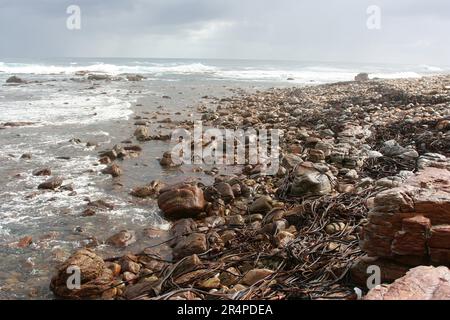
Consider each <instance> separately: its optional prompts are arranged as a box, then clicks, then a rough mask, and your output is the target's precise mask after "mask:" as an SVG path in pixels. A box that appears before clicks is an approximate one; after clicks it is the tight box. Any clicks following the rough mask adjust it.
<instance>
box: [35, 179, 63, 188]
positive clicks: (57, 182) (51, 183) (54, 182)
mask: <svg viewBox="0 0 450 320" xmlns="http://www.w3.org/2000/svg"><path fill="white" fill-rule="evenodd" d="M62 183H63V179H62V178H60V177H55V178H52V179H49V180H47V181H45V182H42V183H41V184H40V185H39V186H38V189H44V190H55V189H57V188H59V187H61V185H62Z"/></svg>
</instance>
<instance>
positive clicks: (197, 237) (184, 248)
mask: <svg viewBox="0 0 450 320" xmlns="http://www.w3.org/2000/svg"><path fill="white" fill-rule="evenodd" d="M206 250H208V245H207V242H206V236H205V235H204V234H203V233H193V234H190V235H188V236H186V237H183V238H182V239H181V240H180V241H179V242H178V244H177V245H176V246H175V248H174V249H173V257H174V258H175V259H176V260H179V259H182V258H184V257H187V256H190V255H193V254H200V253H204V252H205V251H206Z"/></svg>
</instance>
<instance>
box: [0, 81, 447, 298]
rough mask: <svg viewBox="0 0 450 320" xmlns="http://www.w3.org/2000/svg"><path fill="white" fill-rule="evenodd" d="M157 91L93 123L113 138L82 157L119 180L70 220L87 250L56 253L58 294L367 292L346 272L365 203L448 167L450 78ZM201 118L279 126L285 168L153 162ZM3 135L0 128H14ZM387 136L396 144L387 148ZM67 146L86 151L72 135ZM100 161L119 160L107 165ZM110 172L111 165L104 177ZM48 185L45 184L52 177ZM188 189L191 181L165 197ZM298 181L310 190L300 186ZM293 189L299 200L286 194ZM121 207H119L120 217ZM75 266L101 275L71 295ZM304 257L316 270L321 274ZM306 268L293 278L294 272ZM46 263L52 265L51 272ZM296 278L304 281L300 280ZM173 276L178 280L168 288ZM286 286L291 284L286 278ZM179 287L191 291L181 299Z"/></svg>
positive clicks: (106, 182)
mask: <svg viewBox="0 0 450 320" xmlns="http://www.w3.org/2000/svg"><path fill="white" fill-rule="evenodd" d="M99 83H102V82H99ZM101 86H108V84H107V83H105V84H103V83H102V85H101ZM143 87H144V86H143V85H140V83H139V82H136V83H133V84H132V85H131V86H129V87H124V88H123V89H122V90H125V91H127V90H128V93H127V95H129V96H133V95H134V93H139V91H140V90H142V88H143ZM140 88H141V89H140ZM152 91H153V92H152V93H151V94H147V95H145V96H143V97H141V98H138V99H137V100H136V101H135V102H133V101H131V102H129V103H130V104H131V107H130V108H129V109H128V110H131V111H132V112H133V113H132V114H131V115H130V116H129V117H128V120H120V121H109V122H108V125H107V126H108V127H107V128H108V129H107V128H105V127H102V126H99V127H98V130H102V128H104V129H105V130H106V131H108V130H109V131H111V130H113V131H111V133H113V134H112V136H109V138H108V141H106V143H105V142H102V143H100V144H98V142H100V141H90V140H89V141H88V144H89V143H92V146H93V148H91V149H90V151H89V152H88V153H86V154H89V155H90V156H91V157H95V158H98V159H99V161H100V162H99V163H93V166H92V169H91V170H90V172H91V173H90V174H94V175H101V176H103V175H102V174H101V171H104V170H106V171H105V173H106V174H112V175H113V176H115V175H117V177H113V178H112V179H111V178H107V179H103V180H102V181H101V182H99V183H98V184H97V185H96V187H97V188H100V189H99V190H103V191H104V195H105V196H102V197H98V196H97V195H96V196H94V197H92V198H91V197H89V198H88V199H85V200H84V203H80V208H78V207H77V208H76V209H74V210H73V212H74V213H75V216H74V218H76V219H81V220H80V222H77V223H79V224H78V225H80V226H81V227H83V226H84V225H86V226H89V229H88V232H87V233H83V232H84V231H83V232H82V231H80V233H79V234H78V235H77V236H71V238H72V239H77V238H79V239H80V240H81V241H80V247H82V246H83V244H84V245H86V246H87V248H88V250H93V251H78V249H74V250H72V251H69V252H66V253H61V252H59V251H61V250H59V251H58V250H57V251H58V252H56V251H55V257H57V258H56V261H59V262H64V260H65V259H67V258H68V260H66V262H65V264H63V266H62V267H59V269H58V270H59V271H57V272H56V273H55V272H50V273H51V275H53V276H54V280H53V285H52V289H53V291H54V292H55V293H56V294H57V295H58V296H60V297H62V298H76V299H78V298H84V299H87V298H103V299H113V298H114V299H132V298H133V299H134V298H145V299H168V298H177V299H189V300H190V299H197V298H200V299H211V298H220V299H232V298H233V299H242V298H246V299H247V298H249V299H285V298H301V299H304V298H308V299H323V298H340V299H355V293H354V291H353V287H355V286H357V284H356V283H355V282H356V280H355V279H357V280H358V281H357V282H358V283H364V281H363V280H361V278H364V274H362V275H361V272H360V273H359V274H355V271H354V270H355V269H358V268H361V267H360V266H359V267H355V266H354V265H355V264H357V261H360V260H361V259H362V260H364V259H365V258H366V251H367V250H366V249H362V247H361V245H360V243H364V241H365V239H364V236H362V235H361V233H364V232H363V229H364V225H365V223H366V220H367V216H368V214H369V212H370V211H371V210H373V208H371V207H370V201H369V199H373V198H374V197H375V196H377V195H378V194H379V193H382V192H383V191H385V190H390V189H391V188H395V187H399V186H401V185H403V184H409V182H408V181H409V179H410V178H411V177H412V176H414V175H415V173H416V172H419V171H420V172H422V171H423V170H426V167H427V166H431V167H438V168H440V169H442V170H447V171H448V170H449V168H450V166H449V163H450V162H449V159H448V157H449V156H450V151H449V150H450V138H449V134H448V130H449V127H448V121H449V120H450V119H449V117H450V114H449V112H448V109H449V107H448V104H449V102H450V98H449V93H450V76H449V75H440V76H433V77H423V78H420V79H395V80H382V79H376V80H370V81H362V82H354V81H352V82H338V83H330V84H313V85H304V86H300V87H299V86H297V87H294V88H290V87H287V86H283V88H268V89H258V88H255V87H254V85H253V84H252V83H247V84H246V85H245V86H242V85H241V84H239V83H234V84H228V85H223V86H222V87H221V88H219V86H218V85H216V84H214V85H211V86H209V85H208V84H205V85H202V86H198V87H194V86H192V85H190V84H184V85H183V86H175V85H174V86H165V87H161V88H159V90H157V88H155V90H152ZM211 93H213V95H211ZM185 106H187V107H185ZM200 119H202V121H203V124H204V127H205V128H224V129H246V128H247V129H248V128H254V129H258V130H261V129H281V130H282V131H283V133H284V134H283V136H282V139H281V140H280V142H281V145H280V147H281V151H282V158H281V159H280V160H281V162H280V165H281V168H280V170H279V172H277V174H276V175H275V176H263V175H261V166H258V165H250V166H248V165H247V166H245V165H239V166H237V165H235V166H231V167H232V168H231V170H230V168H229V167H225V168H224V169H226V170H224V171H221V168H217V169H215V168H213V167H214V166H198V165H183V166H181V167H178V166H171V163H170V161H169V162H168V163H165V164H164V165H165V166H166V167H164V166H161V164H160V159H161V158H163V154H164V153H165V152H166V151H168V150H169V148H170V147H169V143H168V141H167V140H166V139H167V137H166V136H167V135H170V133H171V131H172V130H173V129H175V128H179V127H184V128H186V129H188V130H191V129H192V126H193V120H200ZM18 125H19V124H18ZM105 125H106V124H105ZM91 126H93V125H91ZM24 128H25V127H24ZM113 128H114V129H113ZM142 128H147V129H146V130H148V132H147V131H146V130H143V131H142ZM7 129H8V130H3V131H9V130H14V126H11V127H8V128H7ZM137 129H140V133H139V134H136V133H137ZM34 130H37V129H34ZM140 135H143V136H141V137H139V136H140ZM158 135H159V136H158ZM80 138H84V137H83V136H80ZM394 139H395V140H396V142H397V143H392V144H388V145H385V144H384V143H385V142H386V141H390V140H394ZM83 140H84V139H83ZM73 141H75V142H71V143H72V144H75V145H77V144H80V143H81V142H77V141H76V140H75V137H74V140H73ZM86 141H87V140H86ZM83 143H84V141H83ZM393 150H394V151H395V152H394V151H393ZM396 152H397V153H398V154H396ZM430 154H431V156H430ZM435 154H440V156H436V155H435ZM69 155H70V154H69ZM105 155H106V156H108V155H113V156H111V157H110V159H105ZM113 158H114V159H113ZM113 164H115V165H118V167H113V168H111V165H113ZM167 165H168V166H167ZM35 169H39V168H35ZM419 169H420V170H419ZM88 171H89V170H88ZM408 171H409V172H411V173H408ZM222 174H223V175H222ZM324 174H325V176H326V177H327V178H325V179H323V175H324ZM82 175H83V173H82ZM48 178H49V179H47V178H45V176H44V177H43V179H41V180H42V182H46V181H47V180H52V179H53V178H52V177H48ZM54 178H56V176H55V177H54ZM186 180H188V181H189V185H183V186H180V185H178V186H175V187H171V185H173V184H175V183H179V182H182V181H186ZM299 181H301V183H306V185H307V186H308V187H307V188H306V189H309V191H311V190H314V192H309V191H308V190H305V188H303V187H299ZM54 182H55V181H53V182H52V183H54ZM196 184H198V188H196V187H195V185H196ZM66 187H67V185H66V184H64V185H62V186H61V185H60V186H55V188H53V187H52V188H51V190H48V191H45V192H44V193H45V194H47V195H48V196H47V197H51V196H52V194H53V195H54V196H55V197H57V196H58V194H59V193H61V192H72V193H73V192H76V191H77V190H76V189H75V190H73V187H72V191H70V190H68V191H66V189H65V188H66ZM192 188H194V189H192ZM166 189H167V190H166ZM186 190H190V191H189V192H188V193H189V196H187V198H183V201H184V202H185V204H186V206H187V207H184V209H183V210H184V213H183V212H182V213H181V217H176V218H170V215H171V212H173V210H174V208H177V206H180V204H179V203H177V202H173V201H172V200H171V199H172V198H173V197H176V196H178V195H179V194H180V193H179V192H181V194H183V195H184V196H186ZM193 190H194V191H193ZM292 190H295V192H294V193H299V194H296V195H295V196H293V194H292V192H293V191H292ZM166 192H169V196H167V193H166ZM170 192H172V195H170ZM190 192H193V194H194V196H192V195H190V194H191V193H190ZM315 192H318V194H314V193H315ZM164 193H166V196H162V194H164ZM196 197H200V198H196ZM160 198H162V199H163V200H161V201H158V200H160ZM49 199H51V198H49ZM87 200H89V201H88V202H86V201H87ZM115 200H118V201H120V202H121V204H120V206H119V207H117V206H116V204H115V203H116V201H115ZM200 200H202V201H200ZM199 201H200V202H201V203H202V208H201V210H200V212H198V211H199V210H193V211H192V208H189V205H195V204H197V205H198V203H199ZM122 203H123V204H122ZM158 204H159V207H160V208H161V209H158ZM133 208H134V209H133ZM356 208H358V209H356ZM132 209H133V210H142V213H143V217H145V219H144V220H142V221H141V222H132V221H130V222H127V223H126V225H125V224H122V225H116V226H113V227H112V228H111V229H110V230H109V232H106V233H104V232H101V233H100V234H99V233H98V232H92V231H94V230H95V224H96V223H103V222H102V221H105V219H109V217H108V216H109V215H110V214H111V213H110V212H111V210H112V211H115V210H120V211H123V210H132ZM78 211H80V212H78ZM162 211H164V212H165V215H164V214H163V212H162ZM175 211H176V210H175ZM323 212H326V214H325V215H323V216H322V218H321V219H319V220H318V219H317V216H318V215H319V216H320V215H321V214H323ZM152 216H154V218H152V219H151V220H152V221H151V222H150V221H149V219H150V217H152ZM77 217H78V218H77ZM179 218H182V219H179ZM191 218H194V219H193V220H192V219H191ZM155 219H156V220H155ZM157 221H160V222H161V223H163V224H164V227H163V228H161V227H162V225H161V224H159V225H160V226H159V227H158V223H157ZM166 221H169V223H167V222H166ZM109 223H111V221H110V222H109ZM448 223H449V224H450V219H449V221H448ZM91 225H92V226H91ZM92 228H94V229H92ZM167 228H169V230H166V229H167ZM83 229H84V228H83ZM80 230H81V229H80ZM121 230H122V231H121ZM311 230H315V231H314V232H313V233H311ZM333 230H334V231H333ZM336 234H338V235H336ZM89 235H90V236H89ZM40 237H41V236H40ZM49 237H50V238H48V239H47V238H42V239H38V240H37V242H36V244H37V247H35V245H36V244H35V243H34V242H35V240H36V239H34V235H33V239H31V237H24V238H21V239H18V240H19V241H18V242H17V243H14V244H11V245H13V247H15V246H19V248H23V249H20V250H25V251H24V252H26V250H28V249H27V248H28V247H30V246H31V247H33V248H34V249H36V248H39V247H41V246H47V241H52V240H53V239H56V238H54V237H56V235H50V234H49ZM80 237H81V238H80ZM46 239H47V240H46ZM63 239H65V238H63ZM83 239H84V240H83ZM321 242H322V245H320V243H321ZM48 243H49V242H48ZM177 246H178V247H177ZM31 247H30V248H31ZM314 247H316V249H315V251H314V252H312V251H311V249H310V248H314ZM34 249H33V250H34ZM369 249H370V248H369ZM319 251H320V253H318V252H319ZM369 251H370V250H369ZM131 252H133V253H134V254H131ZM52 255H53V251H52ZM69 255H72V256H71V257H69ZM83 257H84V258H83ZM80 259H81V260H83V261H84V262H83V263H84V264H83V265H81V266H80V267H81V270H82V271H83V272H86V271H87V272H92V274H95V275H96V276H94V277H93V278H92V279H89V280H88V281H87V282H86V283H84V284H83V285H82V289H81V290H79V291H77V290H75V291H67V290H65V288H64V287H65V282H64V281H65V280H66V278H67V274H66V273H64V268H67V266H68V265H70V264H72V265H73V264H76V263H75V262H76V261H78V262H79V261H80ZM103 259H104V260H103ZM254 259H256V261H257V262H256V263H254V262H253V263H252V261H254ZM310 261H316V265H318V266H319V267H318V269H315V267H314V266H310V265H309V262H310ZM444 262H445V261H444ZM380 263H381V262H380ZM383 263H384V262H383ZM64 265H65V266H66V267H64ZM180 265H181V266H182V267H181V269H180ZM300 265H302V266H303V268H304V269H302V270H300V271H301V272H300V271H299V270H297V269H296V268H298V266H300ZM53 266H56V264H55V263H54V262H52V263H51V266H49V267H53ZM413 266H414V264H412V265H409V267H413ZM308 268H309V269H308ZM330 270H331V273H330ZM299 272H300V273H302V274H305V275H306V274H307V275H308V276H305V278H303V277H298V276H297V273H299ZM167 273H169V274H170V275H171V277H172V276H174V275H176V279H172V280H170V281H169V282H168V279H167V278H166V276H167ZM288 276H289V277H291V278H290V279H291V280H290V281H293V283H286V282H285V281H286V279H287V278H289V277H288ZM292 277H294V278H295V279H296V280H295V281H294V280H292ZM341 277H342V279H340V280H339V281H336V278H341ZM169 278H170V277H169ZM172 278H173V277H172ZM249 278H251V279H249ZM55 279H56V280H55ZM199 279H200V280H199ZM255 279H257V280H258V281H256V282H253V281H254V280H255ZM314 279H315V280H318V279H320V285H319V287H317V285H313V283H314V281H313V280H314ZM349 279H353V280H350V281H349ZM174 280H176V281H175V282H174ZM390 280H393V279H390ZM124 282H125V283H124ZM175 284H176V285H175ZM300 284H301V285H300ZM174 285H175V287H176V288H178V287H180V286H181V287H182V288H185V290H179V289H177V290H175V289H174V288H175V287H174ZM83 286H84V287H89V288H90V289H89V290H90V291H89V290H87V291H86V290H84V289H83ZM280 287H281V288H283V289H282V290H278V289H274V288H280ZM91 289H92V290H91ZM155 289H157V290H159V291H155ZM362 291H363V292H367V291H368V290H364V287H363V288H362ZM150 292H154V293H151V294H149V293H150ZM155 292H159V293H158V294H155ZM30 294H33V295H35V296H37V297H39V294H36V293H30ZM46 297H47V298H52V297H51V296H49V295H48V294H46Z"/></svg>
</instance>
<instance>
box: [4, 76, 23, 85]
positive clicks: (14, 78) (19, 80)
mask: <svg viewBox="0 0 450 320" xmlns="http://www.w3.org/2000/svg"><path fill="white" fill-rule="evenodd" d="M6 83H26V81H25V80H23V79H22V78H19V77H17V76H12V77H9V78H8V79H6Z"/></svg>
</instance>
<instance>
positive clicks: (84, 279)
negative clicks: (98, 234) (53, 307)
mask: <svg viewBox="0 0 450 320" xmlns="http://www.w3.org/2000/svg"><path fill="white" fill-rule="evenodd" d="M77 268H78V270H79V271H80V276H81V286H80V288H79V289H76V288H75V289H73V288H69V287H68V285H67V284H68V283H71V282H70V279H69V277H70V276H72V275H73V274H74V270H75V269H77ZM68 280H69V281H68ZM112 281H113V276H112V272H111V270H110V269H108V268H107V266H106V264H105V262H104V261H103V259H102V258H100V257H99V256H97V255H96V254H95V253H94V252H93V251H91V250H89V249H81V250H79V251H77V252H76V253H74V254H73V255H72V256H71V257H69V259H67V260H66V261H65V262H64V263H63V264H62V265H61V266H60V267H59V268H58V271H57V274H56V275H55V276H54V277H53V278H52V280H51V283H50V289H51V290H52V292H53V293H54V294H55V295H56V296H58V297H61V298H65V299H95V298H99V297H100V296H101V294H102V293H103V291H105V290H107V289H109V287H110V286H111V283H112Z"/></svg>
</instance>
